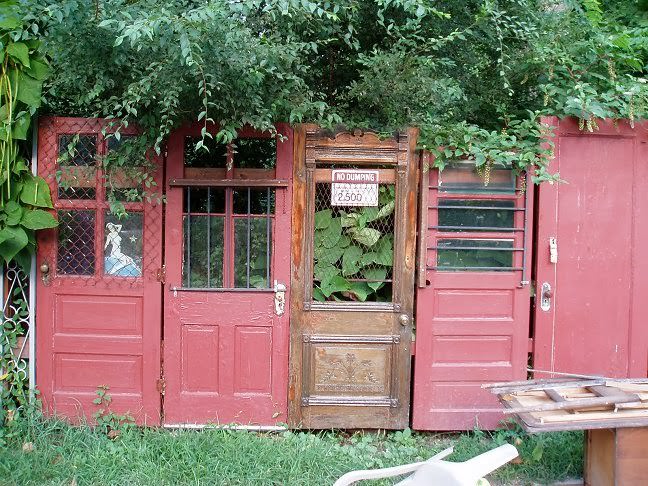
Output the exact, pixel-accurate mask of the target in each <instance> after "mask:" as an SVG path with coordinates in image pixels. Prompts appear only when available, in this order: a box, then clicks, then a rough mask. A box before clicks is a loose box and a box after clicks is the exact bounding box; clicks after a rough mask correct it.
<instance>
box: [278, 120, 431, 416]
mask: <svg viewBox="0 0 648 486" xmlns="http://www.w3.org/2000/svg"><path fill="white" fill-rule="evenodd" d="M297 134H298V135H297V136H296V142H295V164H294V177H295V182H296V184H295V197H294V203H293V215H294V217H293V248H294V249H295V250H294V251H293V265H292V268H293V278H292V283H291V286H292V289H293V292H292V303H291V308H292V316H291V323H292V324H291V342H292V345H291V376H290V380H291V381H290V391H289V397H290V417H289V418H290V423H291V424H293V425H296V426H303V427H308V428H331V427H335V428H337V427H340V428H362V427H370V428H387V429H396V428H403V427H406V426H407V425H408V417H409V379H410V343H411V323H412V308H413V285H414V257H415V254H414V252H415V230H416V177H417V172H418V170H417V169H418V167H417V161H416V160H415V146H416V132H415V131H413V130H412V131H410V132H409V133H407V134H401V135H399V136H398V138H397V139H395V140H394V139H391V140H386V141H380V140H379V139H378V138H377V137H376V136H374V135H372V134H365V135H361V136H358V135H351V134H348V133H342V134H338V135H337V136H335V137H334V138H333V137H331V138H329V137H328V136H327V135H325V134H324V133H322V132H320V131H318V130H317V129H315V128H311V127H309V128H307V127H304V126H302V127H300V128H299V129H298V130H297ZM358 169H360V170H364V171H373V172H372V173H374V174H375V175H376V177H377V182H378V189H377V194H378V198H377V200H376V201H374V202H373V203H369V204H371V205H370V206H360V205H359V204H357V202H358V201H359V200H360V199H358V198H363V197H367V198H368V199H371V196H370V192H371V191H372V190H373V189H371V188H366V189H358V188H357V187H356V188H355V189H349V191H350V192H349V193H348V194H343V195H341V196H340V194H339V193H337V194H338V196H340V197H342V198H343V197H344V196H345V195H348V198H347V200H342V201H341V203H340V204H336V202H335V201H336V199H335V194H334V193H333V192H332V184H331V182H332V180H333V177H337V176H336V175H335V172H334V171H336V170H347V171H350V172H349V174H351V175H352V176H354V177H355V176H359V174H360V173H359V172H358ZM363 174H364V177H370V175H369V173H367V172H364V173H363ZM371 177H373V176H371ZM347 180H348V179H347ZM372 180H375V179H372ZM349 186H353V184H349ZM353 187H355V186H353ZM362 191H366V192H362ZM361 192H362V194H361Z"/></svg>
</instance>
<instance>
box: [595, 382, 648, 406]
mask: <svg viewBox="0 0 648 486" xmlns="http://www.w3.org/2000/svg"><path fill="white" fill-rule="evenodd" d="M587 388H588V389H589V390H592V391H593V392H594V393H596V394H597V395H598V396H599V397H630V398H632V399H633V400H632V401H635V402H638V401H641V398H640V397H639V395H636V394H634V393H627V392H625V391H623V390H620V389H618V388H615V387H611V386H601V385H594V386H588V387H587ZM618 403H627V402H618Z"/></svg>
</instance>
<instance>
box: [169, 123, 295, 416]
mask: <svg viewBox="0 0 648 486" xmlns="http://www.w3.org/2000/svg"><path fill="white" fill-rule="evenodd" d="M200 128H201V127H199V126H189V127H186V128H183V129H180V130H178V131H176V132H175V133H174V134H173V135H172V136H171V138H170V140H169V152H168V154H169V155H168V157H169V158H168V165H167V200H168V210H167V214H166V259H165V262H166V271H167V285H166V289H165V324H164V326H165V327H164V376H165V383H166V393H165V399H164V421H165V423H166V424H168V425H177V424H207V423H219V424H229V423H238V424H245V425H248V424H249V425H273V424H276V423H278V422H286V408H287V404H286V393H287V367H288V306H287V305H286V306H285V307H284V309H283V311H279V312H278V311H277V308H276V302H275V295H276V294H275V290H274V289H275V282H278V283H280V284H285V283H287V282H288V278H289V273H290V271H289V267H288V265H289V263H288V262H289V249H290V198H291V191H290V185H289V180H290V170H291V169H290V163H291V159H292V132H291V129H290V128H289V127H288V126H284V125H282V126H279V127H278V130H279V132H280V133H281V134H282V135H283V136H284V137H285V139H284V140H283V141H281V140H279V139H275V138H274V137H272V138H271V137H270V136H269V135H268V134H262V133H256V132H252V131H247V132H245V131H244V132H243V133H242V134H241V139H240V140H238V141H237V144H238V145H237V146H236V147H233V146H232V147H230V148H228V149H227V153H226V154H222V155H223V157H224V158H223V160H222V162H223V164H222V165H223V167H219V165H221V164H220V160H219V159H216V157H217V156H218V155H217V151H218V150H219V148H218V147H213V150H211V151H210V154H214V156H213V158H212V159H210V160H207V162H206V164H198V162H197V159H196V158H195V156H194V154H193V153H192V152H191V150H192V146H193V145H192V144H193V143H195V142H187V138H190V137H196V136H199V134H200ZM259 139H260V140H266V141H268V142H270V141H273V140H277V141H276V149H272V150H276V152H273V153H272V154H270V155H269V154H266V153H265V152H263V150H265V149H263V148H262V144H255V140H259ZM189 144H191V145H189ZM262 156H263V157H262ZM206 157H207V158H209V157H212V156H211V155H207V156H206ZM264 157H265V158H264ZM270 159H272V161H270ZM259 160H261V162H260V163H261V165H262V166H263V164H266V166H267V168H266V169H263V168H259V167H256V166H253V167H250V166H251V165H254V164H253V163H252V162H251V161H256V162H254V163H255V164H257V165H258V164H259ZM225 162H226V163H225ZM275 163H276V166H272V167H270V166H271V165H272V164H275ZM268 164H269V165H268ZM201 228H202V229H201ZM205 228H209V229H207V230H206V229H205ZM268 261H269V263H270V264H269V265H268V264H267V262H268ZM285 295H287V294H285Z"/></svg>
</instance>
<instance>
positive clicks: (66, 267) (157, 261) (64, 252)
mask: <svg viewBox="0 0 648 486" xmlns="http://www.w3.org/2000/svg"><path fill="white" fill-rule="evenodd" d="M110 130H111V128H110V127H109V125H108V123H107V122H106V121H105V120H102V119H96V118H59V117H47V118H43V119H41V120H40V123H39V133H38V166H39V174H40V175H41V176H42V177H43V178H44V179H45V180H46V181H47V183H48V185H49V187H50V190H51V193H52V202H53V205H54V210H55V214H56V216H57V218H58V221H59V226H58V228H56V229H55V230H53V233H54V234H53V237H52V238H49V237H48V238H44V239H41V241H40V242H39V254H40V255H42V258H43V261H45V262H47V263H49V264H50V267H51V268H52V269H53V270H54V272H53V273H54V276H56V277H60V278H76V280H75V282H76V283H77V284H78V285H91V286H99V287H108V286H109V287H111V288H115V287H117V288H119V287H133V286H139V285H142V281H143V279H155V278H156V277H157V275H158V272H159V270H160V267H161V248H162V206H161V204H162V203H161V198H160V197H159V196H160V191H161V190H162V189H161V187H162V184H161V170H159V169H160V168H161V160H159V159H158V160H155V161H154V162H155V164H156V167H157V169H156V170H155V169H154V172H155V171H156V172H155V174H153V176H154V177H153V179H154V183H153V184H147V186H150V187H146V190H144V188H143V187H142V181H141V177H140V178H138V177H137V176H136V175H130V173H129V172H128V171H126V170H125V169H124V167H121V166H120V167H116V168H115V169H110V168H107V167H106V166H107V164H106V163H105V160H106V159H107V158H108V157H111V156H112V155H114V152H113V151H114V150H118V149H119V148H120V146H121V145H122V143H117V142H115V138H114V137H111V136H110V134H109V132H110ZM136 136H137V131H136V129H134V128H132V127H129V128H127V129H123V131H122V137H121V142H123V141H124V140H130V139H132V138H133V137H136ZM137 170H138V168H136V167H134V168H133V171H134V172H137ZM149 173H150V169H149ZM113 186H114V187H117V189H118V191H121V192H120V193H119V194H118V195H117V197H116V198H115V194H114V191H113V190H112V188H113ZM122 193H123V194H125V193H128V197H125V196H124V197H121V195H123V194H122ZM111 197H112V198H113V199H117V200H120V201H123V202H122V204H123V208H124V210H125V213H119V214H117V213H113V211H112V210H111V208H112V206H111ZM79 277H83V278H79Z"/></svg>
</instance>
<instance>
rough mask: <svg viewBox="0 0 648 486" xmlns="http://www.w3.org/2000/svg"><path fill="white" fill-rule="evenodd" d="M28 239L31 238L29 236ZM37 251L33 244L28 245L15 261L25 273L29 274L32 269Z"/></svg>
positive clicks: (17, 255)
mask: <svg viewBox="0 0 648 486" xmlns="http://www.w3.org/2000/svg"><path fill="white" fill-rule="evenodd" d="M27 237H29V234H28V235H27ZM35 251H36V246H35V245H32V244H31V243H30V244H27V246H26V247H25V248H23V249H22V250H20V251H19V252H18V253H17V254H16V256H15V257H14V258H13V259H14V261H15V262H16V263H17V264H18V265H20V266H21V268H22V269H23V270H24V271H25V272H29V269H30V268H31V261H32V255H33V254H34V252H35Z"/></svg>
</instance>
